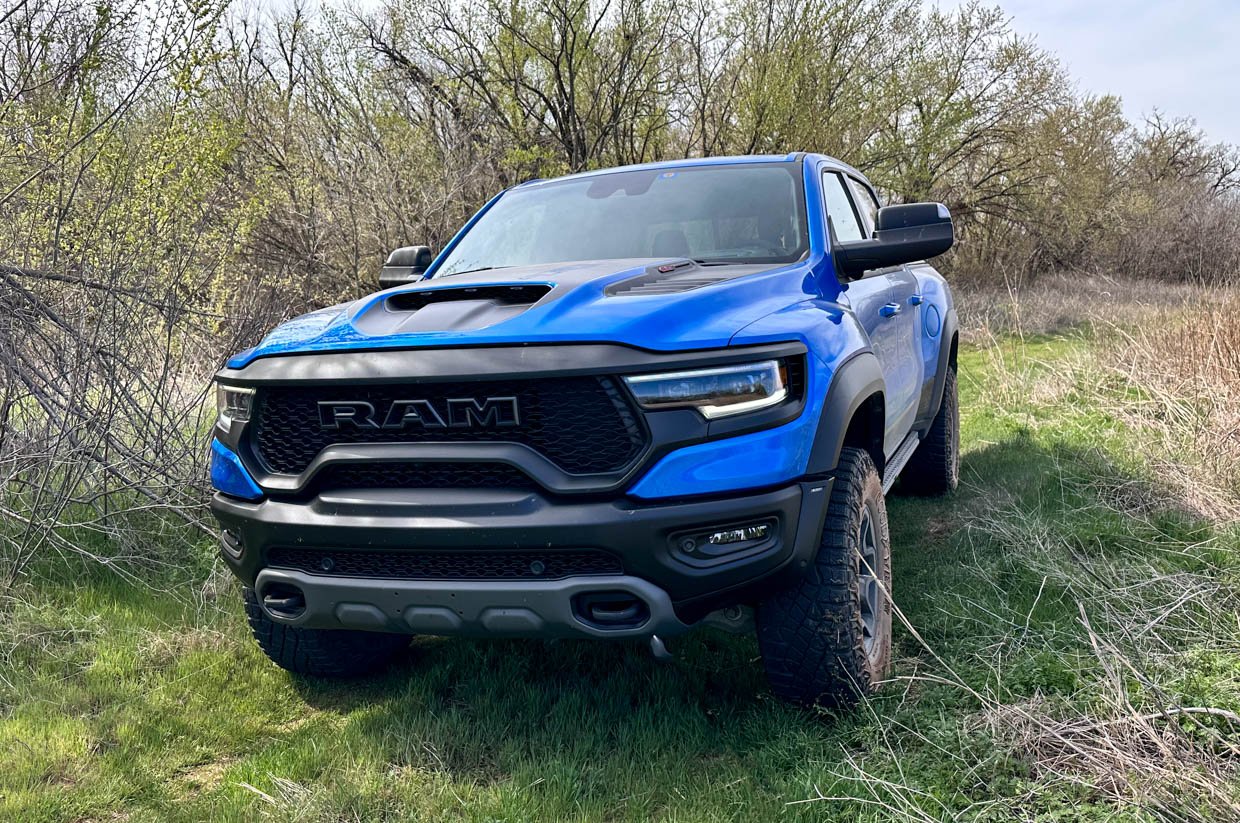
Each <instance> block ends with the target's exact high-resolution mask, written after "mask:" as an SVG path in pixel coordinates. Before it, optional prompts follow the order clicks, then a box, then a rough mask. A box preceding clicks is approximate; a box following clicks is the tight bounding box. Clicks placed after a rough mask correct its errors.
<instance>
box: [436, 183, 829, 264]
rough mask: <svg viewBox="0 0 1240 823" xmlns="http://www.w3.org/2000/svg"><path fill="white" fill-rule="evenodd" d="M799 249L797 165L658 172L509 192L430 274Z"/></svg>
mask: <svg viewBox="0 0 1240 823" xmlns="http://www.w3.org/2000/svg"><path fill="white" fill-rule="evenodd" d="M808 248H809V242H808V240H807V234H806V230H805V196H804V192H803V191H802V186H801V165H800V163H745V164H736V165H727V166H696V167H694V166H690V167H684V168H673V169H668V168H662V169H650V170H645V171H625V172H614V173H611V174H603V175H598V176H593V177H585V178H580V179H576V180H563V181H559V182H550V183H545V184H540V185H536V186H530V187H528V188H520V189H513V190H512V191H509V192H507V193H505V194H504V196H503V197H501V198H500V199H499V200H498V201H497V202H496V203H495V205H494V206H492V207H491V208H490V209H489V210H488V211H487V212H486V213H485V214H483V215H482V217H481V218H480V219H479V220H478V222H477V223H475V224H474V226H473V228H471V229H470V230H469V232H468V233H467V234H466V235H465V236H464V237H462V238H461V241H460V243H458V244H457V246H456V248H454V249H453V250H452V252H451V253H450V254H449V255H448V257H447V259H446V260H444V262H443V265H441V266H440V268H439V270H438V271H437V272H436V276H437V277H443V276H446V275H451V274H460V273H462V272H467V271H477V270H479V269H487V268H501V267H505V266H527V265H532V264H537V263H562V262H566V261H570V260H614V259H620V258H631V257H686V258H690V259H693V260H698V261H701V262H704V263H791V262H793V261H795V260H799V259H800V258H801V257H803V256H804V255H805V252H806V250H807V249H808Z"/></svg>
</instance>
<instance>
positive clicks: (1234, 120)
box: [927, 0, 1240, 145]
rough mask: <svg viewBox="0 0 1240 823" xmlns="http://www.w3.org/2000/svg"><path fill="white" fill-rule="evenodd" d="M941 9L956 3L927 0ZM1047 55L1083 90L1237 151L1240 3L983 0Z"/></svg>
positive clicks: (1129, 111)
mask: <svg viewBox="0 0 1240 823" xmlns="http://www.w3.org/2000/svg"><path fill="white" fill-rule="evenodd" d="M927 1H928V2H932V3H933V2H937V3H938V5H939V6H940V7H942V8H944V9H949V8H955V7H956V6H958V5H961V2H962V0H927ZM987 3H988V4H993V5H998V6H999V7H1000V8H1002V9H1003V10H1004V11H1005V12H1007V14H1008V16H1009V17H1010V18H1011V23H1012V28H1013V29H1014V30H1015V31H1017V32H1018V33H1020V34H1024V35H1031V36H1033V37H1034V38H1035V39H1036V40H1037V42H1038V44H1039V45H1041V46H1042V47H1043V48H1045V49H1046V50H1048V51H1050V52H1053V53H1054V54H1055V55H1057V56H1058V57H1059V59H1060V60H1061V61H1062V62H1063V64H1064V65H1065V66H1066V67H1067V69H1068V73H1069V74H1070V75H1071V76H1072V78H1073V79H1074V80H1076V82H1077V83H1078V84H1079V86H1080V88H1081V89H1082V90H1083V91H1087V92H1092V93H1095V94H1115V95H1118V96H1119V97H1121V98H1123V101H1124V112H1125V114H1127V116H1128V117H1129V119H1131V120H1134V121H1138V122H1139V121H1140V119H1141V118H1142V117H1143V116H1144V115H1146V114H1148V113H1150V112H1151V111H1153V110H1154V109H1155V108H1157V109H1158V110H1159V111H1162V112H1164V113H1165V114H1167V115H1171V116H1174V117H1183V116H1188V117H1192V118H1194V119H1196V121H1197V124H1198V125H1199V126H1201V128H1202V129H1204V130H1205V132H1206V134H1207V135H1208V136H1209V137H1210V138H1211V139H1212V140H1214V141H1225V142H1228V143H1235V144H1237V145H1240V0H1162V2H1160V1H1159V0H1079V1H1077V2H1074V0H987Z"/></svg>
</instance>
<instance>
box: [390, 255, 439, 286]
mask: <svg viewBox="0 0 1240 823" xmlns="http://www.w3.org/2000/svg"><path fill="white" fill-rule="evenodd" d="M434 259H435V256H434V255H433V254H431V249H430V247H429V246H402V247H401V248H399V249H396V250H395V251H394V252H392V253H391V254H389V255H388V259H387V262H386V263H384V264H383V270H382V271H380V272H379V288H381V289H390V288H393V287H394V286H405V285H408V284H409V283H416V282H417V281H418V280H421V279H422V275H423V274H425V273H426V270H427V269H428V268H430V265H431V261H432V260H434Z"/></svg>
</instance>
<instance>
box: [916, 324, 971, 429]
mask: <svg viewBox="0 0 1240 823" xmlns="http://www.w3.org/2000/svg"><path fill="white" fill-rule="evenodd" d="M959 331H960V320H959V318H958V317H957V316H956V309H955V308H950V309H948V310H947V313H946V314H945V315H944V316H943V330H942V331H941V332H940V333H939V367H938V370H937V371H936V372H935V373H934V383H933V385H932V387H931V395H930V405H929V407H928V408H927V409H926V415H925V416H924V417H922V418H921V419H919V420H918V421H917V425H916V426H915V428H916V429H918V430H919V431H925V430H928V429H929V428H930V426H931V425H933V424H934V418H935V417H936V416H938V413H939V407H940V406H941V405H943V385H944V384H945V383H946V382H947V370H948V369H949V368H951V356H952V340H953V339H954V338H955V337H956V336H957V335H958V333H959Z"/></svg>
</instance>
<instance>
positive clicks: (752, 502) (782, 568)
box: [211, 479, 831, 637]
mask: <svg viewBox="0 0 1240 823" xmlns="http://www.w3.org/2000/svg"><path fill="white" fill-rule="evenodd" d="M830 491H831V481H830V479H824V480H815V481H807V482H802V483H795V484H792V485H789V486H785V487H783V488H778V489H774V490H770V491H763V492H758V493H748V494H741V495H731V496H728V497H721V498H712V499H707V500H700V499H699V500H691V501H683V502H675V503H665V504H658V505H653V504H641V503H638V502H635V501H632V500H629V499H625V498H620V499H613V500H571V499H569V500H565V499H559V498H556V499H551V498H548V497H545V496H543V495H540V494H538V493H533V492H499V491H482V490H468V491H465V490H446V489H445V490H418V491H403V490H375V491H366V492H363V491H354V492H337V493H332V494H322V495H319V496H317V497H315V498H312V499H311V500H309V501H306V502H299V501H290V500H279V499H267V500H263V501H258V502H246V501H242V500H237V499H235V498H231V497H227V496H225V495H221V494H217V495H215V497H214V499H213V500H212V505H211V507H212V510H213V512H214V513H215V515H216V517H217V518H218V519H219V521H220V524H221V525H222V527H223V528H224V530H225V536H224V550H223V551H222V556H223V557H224V560H225V561H226V562H227V563H228V565H229V566H230V567H231V568H232V570H233V571H234V573H236V575H237V576H238V577H239V578H240V579H241V580H242V581H243V582H244V583H246V584H247V585H249V586H253V587H254V588H255V589H256V590H257V591H258V593H259V599H260V601H261V600H262V597H263V595H264V590H265V589H267V588H270V587H273V586H276V587H277V588H278V586H279V585H283V586H285V587H288V586H292V587H295V588H296V589H297V590H299V591H300V592H301V593H302V594H303V595H304V598H305V610H304V612H302V613H301V614H299V615H297V616H296V617H288V616H285V615H280V614H277V613H274V612H271V611H270V610H269V612H268V613H269V614H270V615H271V617H272V618H273V619H275V620H278V621H280V622H283V623H289V624H292V625H299V626H306V627H313V628H350V629H368V630H374V631H389V632H408V633H417V634H449V635H456V634H461V635H469V634H474V635H505V636H514V635H515V636H536V637H565V636H591V637H599V636H613V637H623V636H646V635H651V634H675V633H676V632H678V631H683V630H684V629H685V628H687V627H688V626H689V625H691V624H692V623H694V622H696V621H697V620H700V619H701V618H702V617H703V616H705V615H706V614H707V613H709V612H710V611H713V610H715V609H719V608H722V607H725V606H730V605H736V604H742V603H749V602H753V601H754V600H756V599H758V598H760V597H761V596H762V595H763V593H764V592H766V591H769V590H771V589H773V588H776V587H779V586H783V585H786V584H787V583H788V582H790V581H791V580H792V579H794V578H795V576H796V575H798V574H799V573H800V572H801V571H803V569H804V568H805V567H806V566H807V565H808V563H809V562H810V561H811V560H812V558H813V556H814V553H815V551H816V550H817V547H818V542H819V537H820V535H821V532H822V523H823V518H824V516H825V512H826V506H827V501H828V499H829V498H830ZM754 521H766V522H770V523H772V524H773V527H772V529H771V531H770V534H769V537H768V538H767V539H765V540H763V541H761V542H760V543H759V544H755V545H752V546H748V547H746V548H745V549H744V550H741V551H737V552H735V553H732V554H722V555H719V556H714V557H709V558H703V557H700V556H698V557H691V556H688V555H686V554H685V553H684V551H682V549H681V538H680V537H679V535H683V534H686V533H693V532H695V531H708V530H713V529H717V528H724V527H727V526H729V525H738V524H743V523H748V522H754ZM277 548H285V549H287V548H296V549H324V550H330V551H331V552H332V553H333V554H334V555H335V556H337V557H343V556H345V555H347V554H348V553H349V552H363V551H364V552H376V551H379V552H392V553H411V554H416V553H418V552H438V553H442V552H460V553H462V554H467V553H471V552H474V553H477V552H497V551H499V552H503V551H530V550H537V551H545V552H552V553H554V552H556V551H569V550H582V549H590V550H600V551H602V552H606V553H607V554H610V555H613V556H614V557H615V558H617V559H618V560H619V562H620V565H621V566H622V571H621V573H619V574H607V575H580V576H569V577H565V578H562V579H555V580H548V579H538V577H537V575H526V576H521V577H519V578H513V579H464V580H443V579H402V578H390V577H382V578H380V577H353V576H350V577H343V576H338V575H332V574H330V573H327V572H324V573H317V572H311V571H308V570H307V569H304V568H303V569H291V568H275V567H271V566H270V564H269V557H268V555H269V553H270V552H271V551H272V550H273V549H277ZM285 590H287V589H285ZM608 593H610V594H615V593H621V594H624V595H626V596H630V597H632V598H635V599H637V600H639V601H640V602H641V603H642V604H644V606H643V611H642V614H643V615H644V618H643V619H641V620H640V621H638V622H636V623H632V622H631V623H629V624H627V625H622V626H614V627H611V626H603V627H600V626H599V625H596V624H593V622H592V621H590V620H589V619H586V617H585V616H583V615H582V614H581V613H580V604H581V602H582V598H583V597H585V596H590V595H594V594H608Z"/></svg>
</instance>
